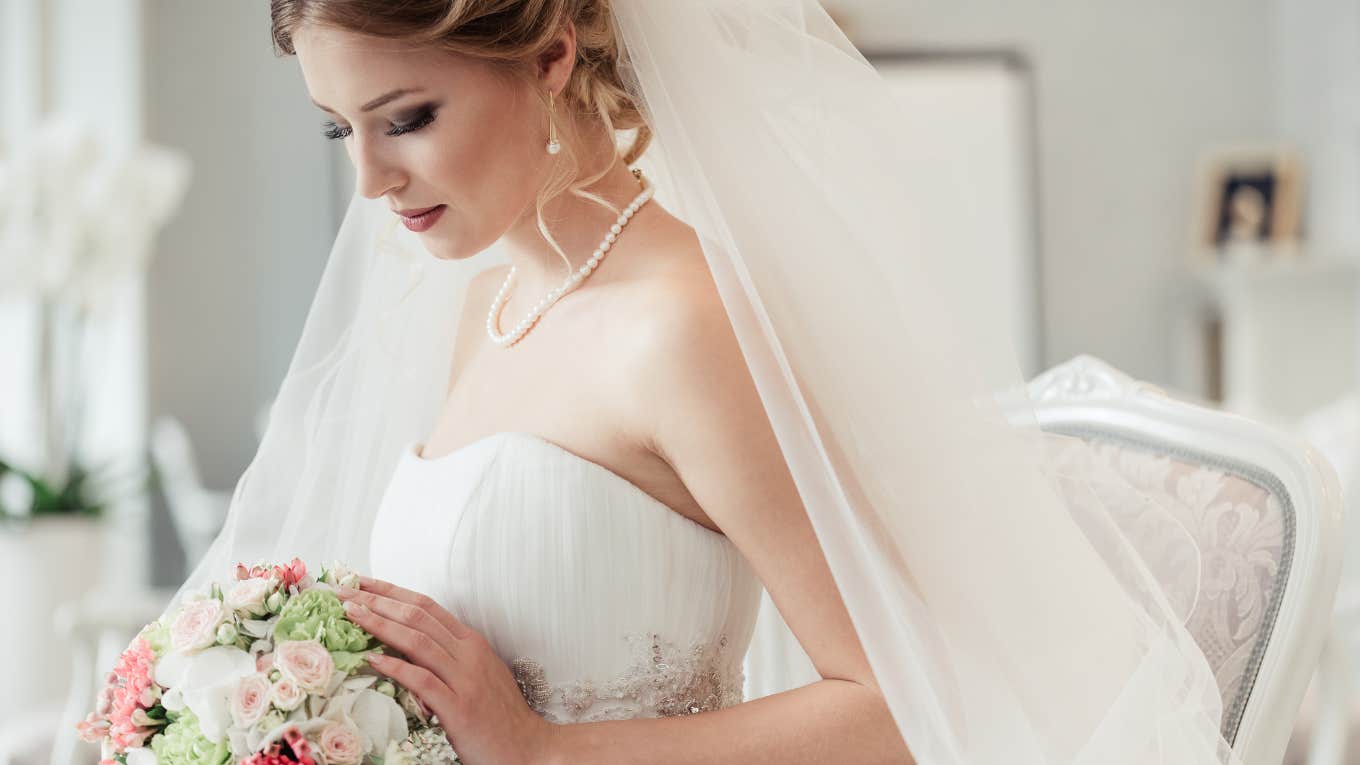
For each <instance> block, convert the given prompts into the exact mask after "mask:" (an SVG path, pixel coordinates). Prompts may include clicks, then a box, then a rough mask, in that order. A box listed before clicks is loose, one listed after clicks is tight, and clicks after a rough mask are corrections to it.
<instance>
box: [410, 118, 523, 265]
mask: <svg viewBox="0 0 1360 765" xmlns="http://www.w3.org/2000/svg"><path fill="white" fill-rule="evenodd" d="M523 121H524V118H523V117H521V116H520V115H515V116H513V117H507V116H505V115H504V113H502V114H501V115H500V116H497V117H481V118H477V119H469V118H463V120H461V121H460V122H459V123H458V124H451V125H449V126H447V127H446V128H445V130H443V131H439V132H436V133H433V134H432V135H431V138H433V139H434V140H431V141H428V142H426V145H425V146H424V147H422V152H421V154H422V156H421V157H419V158H418V159H417V165H416V166H417V167H420V168H422V170H421V171H420V172H421V173H422V174H423V175H424V176H425V177H424V178H423V180H424V182H425V184H427V185H428V186H429V187H430V189H431V194H432V198H433V199H437V200H438V201H441V202H444V203H445V204H448V205H449V210H448V211H447V212H446V213H445V218H446V219H447V220H444V221H441V226H440V227H441V228H444V229H445V230H444V231H443V232H442V233H443V234H444V236H445V237H446V239H447V240H448V241H449V244H450V245H451V246H452V247H453V248H455V249H457V250H459V251H462V250H465V249H471V250H472V252H469V253H466V254H475V253H476V252H479V251H480V250H482V249H485V248H486V247H488V246H490V245H491V244H492V243H493V242H495V241H496V239H498V238H500V236H501V235H502V234H504V233H505V231H506V230H507V229H509V228H510V227H511V226H512V225H513V224H514V223H515V221H516V219H517V217H518V216H519V215H520V214H521V213H522V212H523V211H524V210H525V209H526V208H532V205H533V201H534V197H535V196H536V194H537V192H538V188H539V185H540V184H541V183H542V182H543V179H544V178H545V174H546V170H547V162H546V160H547V158H548V154H547V152H546V151H545V150H543V147H541V146H540V147H538V149H539V150H538V151H534V146H535V138H534V136H535V134H536V132H537V131H535V130H534V127H535V126H533V125H532V124H531V125H528V126H527V127H526V126H525V125H524V124H523ZM435 124H438V121H436V123H435ZM443 224H448V225H447V226H445V225H443ZM455 242H460V243H461V246H460V245H459V244H455Z"/></svg>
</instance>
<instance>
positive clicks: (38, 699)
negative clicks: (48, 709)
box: [0, 516, 105, 720]
mask: <svg viewBox="0 0 1360 765" xmlns="http://www.w3.org/2000/svg"><path fill="white" fill-rule="evenodd" d="M104 529H105V523H104V522H103V521H101V520H99V519H96V518H91V517H88V516H45V517H39V518H38V519H35V520H33V521H30V522H25V523H0V615H3V616H0V622H3V624H4V628H3V629H0V657H4V661H5V665H6V667H5V674H6V675H7V677H6V678H5V681H4V682H3V683H0V720H3V719H7V718H10V717H12V716H13V715H15V714H16V713H18V712H19V711H21V710H29V709H33V708H35V707H37V706H40V705H44V704H48V703H58V702H61V701H62V700H64V699H65V697H66V693H67V689H68V686H69V684H70V680H71V666H70V663H71V648H70V646H69V645H68V644H67V643H66V641H65V640H64V639H62V638H61V637H60V636H59V635H58V634H57V631H56V628H55V626H54V625H53V615H54V613H55V611H56V610H57V608H58V607H60V606H61V605H62V604H63V603H68V602H71V601H73V600H76V599H78V598H80V597H81V596H82V595H84V594H85V593H87V592H89V591H90V590H92V589H94V586H95V584H96V582H97V581H98V576H99V571H100V556H101V553H102V549H103V545H102V541H103V537H104ZM90 702H91V704H93V703H94V699H91V700H90Z"/></svg>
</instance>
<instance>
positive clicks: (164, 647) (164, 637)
mask: <svg viewBox="0 0 1360 765" xmlns="http://www.w3.org/2000/svg"><path fill="white" fill-rule="evenodd" d="M140 637H143V638H145V639H146V642H147V643H149V644H150V645H151V650H152V651H154V652H155V654H156V658H160V657H162V656H164V655H165V654H167V653H169V651H170V628H169V627H168V626H166V625H164V624H161V623H160V621H159V620H157V621H154V622H152V623H150V624H148V625H146V626H145V627H143V628H142V632H141V635H140Z"/></svg>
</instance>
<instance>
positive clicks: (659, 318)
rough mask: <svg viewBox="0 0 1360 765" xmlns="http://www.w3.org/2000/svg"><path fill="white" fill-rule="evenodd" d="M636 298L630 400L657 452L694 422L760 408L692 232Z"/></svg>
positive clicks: (739, 422)
mask: <svg viewBox="0 0 1360 765" xmlns="http://www.w3.org/2000/svg"><path fill="white" fill-rule="evenodd" d="M633 298H634V301H633V303H632V305H631V306H630V309H629V314H630V316H632V317H634V318H630V320H629V321H630V323H633V325H634V326H633V330H632V333H631V334H632V337H633V338H634V339H635V340H636V341H637V342H634V343H631V344H630V347H631V352H630V354H629V355H630V356H631V357H632V358H630V359H629V366H630V368H631V369H633V370H635V371H634V372H633V374H634V375H637V376H638V377H640V379H636V380H635V384H634V385H633V386H632V391H631V392H630V393H629V395H630V397H632V398H633V401H632V402H631V403H632V407H631V408H632V411H633V413H634V416H636V417H637V418H638V419H637V421H638V422H639V423H640V425H639V427H640V428H642V429H644V430H645V431H646V432H648V433H650V434H651V441H652V443H653V448H654V449H655V450H656V451H657V452H658V453H661V454H663V455H665V456H669V454H670V453H671V452H672V451H673V447H674V443H673V442H674V440H675V439H676V437H677V436H678V435H679V434H680V432H682V431H684V432H687V433H690V434H692V432H693V430H694V429H695V428H697V427H699V423H708V424H709V425H710V426H713V427H715V428H719V429H723V426H724V425H732V426H745V425H748V424H749V423H746V422H744V420H745V417H746V415H743V414H741V413H742V412H743V411H745V412H748V413H751V414H754V413H757V412H760V411H762V410H761V407H760V406H759V399H758V397H757V396H756V394H755V387H754V384H753V382H752V381H751V378H750V375H749V372H748V371H747V367H746V360H745V358H744V357H743V355H742V352H741V347H740V345H739V344H738V342H737V337H736V334H735V332H734V331H733V329H732V324H731V322H730V321H729V319H728V315H727V309H726V307H725V306H724V304H723V300H722V296H721V294H720V293H719V292H718V288H717V285H716V283H715V282H714V279H713V275H712V273H711V271H710V270H709V267H708V263H707V261H706V260H705V257H704V253H703V251H702V249H701V247H700V245H699V241H698V239H697V238H694V237H692V236H691V238H689V239H688V240H687V241H677V242H675V243H674V244H673V245H671V246H669V247H668V251H667V252H666V253H665V255H664V257H661V258H658V260H657V261H656V262H655V268H653V269H652V270H651V272H650V273H649V274H648V276H647V277H646V278H643V279H640V280H639V284H638V285H637V288H636V290H635V291H634V294H633ZM719 420H722V421H723V422H722V423H721V424H720V422H719Z"/></svg>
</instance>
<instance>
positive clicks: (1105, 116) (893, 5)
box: [828, 0, 1275, 381]
mask: <svg viewBox="0 0 1360 765" xmlns="http://www.w3.org/2000/svg"><path fill="white" fill-rule="evenodd" d="M1274 1H1275V0H1193V2H1185V1H1183V0H1151V1H1149V0H1100V1H1099V2H1089V1H1088V0H1005V1H1003V0H828V2H829V4H830V5H832V6H834V7H836V8H839V9H841V11H842V12H843V14H844V16H845V17H846V19H847V20H848V21H849V23H850V25H851V30H850V31H851V33H852V34H853V35H856V37H857V42H858V43H859V44H860V45H861V47H877V48H891V47H899V46H911V47H914V48H958V47H962V48H1009V49H1016V50H1019V51H1021V52H1023V53H1024V54H1025V55H1026V56H1027V57H1028V58H1029V60H1030V62H1031V64H1032V65H1033V67H1034V70H1035V74H1036V84H1037V98H1038V111H1039V114H1038V121H1039V126H1038V127H1039V151H1040V157H1039V175H1040V189H1041V205H1042V207H1041V214H1040V217H1041V221H1040V224H1041V229H1042V235H1043V244H1044V251H1043V279H1044V283H1043V292H1044V298H1045V301H1046V305H1045V327H1044V329H1045V333H1046V335H1047V338H1046V340H1047V352H1048V362H1049V363H1054V362H1057V361H1061V360H1064V359H1066V358H1068V357H1070V356H1072V355H1075V354H1077V353H1094V354H1096V355H1099V356H1102V357H1104V358H1105V359H1107V360H1108V361H1110V362H1112V363H1114V364H1115V365H1117V366H1119V367H1121V368H1123V369H1125V370H1126V371H1128V372H1130V373H1131V374H1133V375H1135V376H1137V377H1141V378H1145V379H1150V380H1158V381H1166V380H1167V379H1168V378H1169V376H1170V374H1171V371H1172V363H1173V359H1172V351H1171V349H1170V343H1169V342H1168V339H1169V336H1170V333H1171V326H1170V324H1169V319H1168V318H1167V317H1166V311H1165V310H1162V309H1163V307H1164V306H1165V301H1166V300H1167V299H1168V296H1169V294H1170V290H1169V289H1168V281H1169V280H1170V279H1172V278H1173V275H1174V271H1175V269H1176V268H1177V267H1179V266H1180V265H1181V264H1182V263H1183V262H1184V259H1185V249H1186V243H1187V241H1188V237H1189V233H1188V232H1189V227H1190V224H1191V220H1192V218H1191V215H1192V210H1193V202H1194V199H1193V189H1194V183H1193V181H1194V177H1193V173H1194V167H1195V162H1196V159H1197V157H1198V156H1199V153H1200V151H1201V150H1203V149H1204V148H1206V147H1208V146H1211V145H1213V144H1216V143H1218V142H1221V141H1239V140H1247V139H1256V138H1259V137H1260V136H1262V135H1266V134H1268V133H1269V131H1270V130H1271V129H1272V126H1273V123H1272V120H1271V111H1272V104H1271V99H1270V85H1269V83H1270V74H1271V57H1270V45H1271V29H1270V27H1271V18H1272V17H1271V11H1272V8H1273V4H1274Z"/></svg>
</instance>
